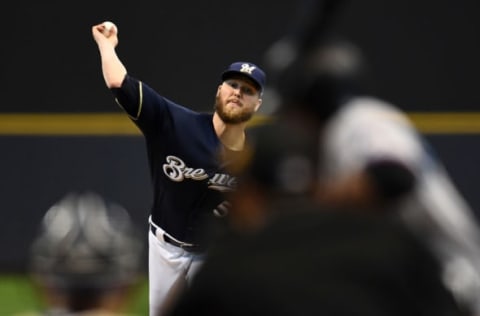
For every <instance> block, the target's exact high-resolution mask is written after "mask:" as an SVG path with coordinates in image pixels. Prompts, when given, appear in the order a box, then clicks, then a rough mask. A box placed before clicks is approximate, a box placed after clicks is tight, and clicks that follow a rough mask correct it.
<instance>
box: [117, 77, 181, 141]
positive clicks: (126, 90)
mask: <svg viewBox="0 0 480 316" xmlns="http://www.w3.org/2000/svg"><path fill="white" fill-rule="evenodd" d="M111 91H112V93H113V95H114V97H115V101H116V102H117V104H118V105H119V106H120V107H121V108H122V109H123V110H124V111H125V112H126V113H127V115H128V116H129V118H130V119H131V120H132V121H133V122H134V123H135V124H136V125H137V126H138V127H139V128H140V130H142V132H144V133H145V132H146V131H147V130H149V129H153V128H156V127H157V128H158V127H161V125H162V124H163V123H164V121H166V120H168V118H169V116H168V115H166V113H167V112H169V108H170V107H173V106H176V105H174V104H173V103H172V102H170V101H169V100H167V99H166V98H164V97H163V96H161V95H160V94H158V93H157V92H156V91H155V90H153V89H152V88H151V87H150V86H148V85H147V84H145V83H144V82H142V81H140V80H138V79H136V78H134V77H132V76H130V75H128V74H127V75H126V76H125V78H124V80H123V82H122V86H121V87H120V88H112V89H111Z"/></svg>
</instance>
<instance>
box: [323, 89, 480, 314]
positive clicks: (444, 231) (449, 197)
mask: <svg viewBox="0 0 480 316" xmlns="http://www.w3.org/2000/svg"><path fill="white" fill-rule="evenodd" d="M324 132H325V133H324V134H323V135H324V136H323V140H322V141H323V146H324V147H323V150H324V155H323V157H325V162H324V168H323V169H322V170H321V175H320V176H321V177H327V179H328V178H330V179H339V178H342V177H348V176H349V175H351V174H353V173H355V172H358V171H360V170H362V169H363V168H364V167H365V166H366V164H367V163H368V162H371V161H374V160H376V159H390V160H392V159H393V160H397V161H401V162H403V163H404V165H406V166H408V167H409V168H411V170H412V171H413V172H414V173H415V174H416V175H417V177H418V181H419V182H418V184H417V187H416V190H415V191H414V192H413V193H412V194H410V195H409V196H408V197H407V198H405V199H404V200H403V201H402V202H401V203H400V204H399V205H398V207H400V208H401V210H400V215H401V216H402V218H404V219H405V220H406V221H407V223H408V224H409V225H410V226H411V227H412V228H414V230H415V231H416V232H418V233H420V234H421V235H420V236H422V238H424V239H425V240H426V241H427V242H428V243H429V244H430V245H431V246H432V249H433V250H434V251H435V252H436V253H437V254H438V255H439V257H440V259H441V260H442V262H443V266H444V271H445V274H444V277H445V282H446V284H447V285H448V286H449V287H450V288H451V289H452V291H453V292H454V293H455V294H456V295H457V297H458V298H459V299H460V300H464V301H465V302H466V303H467V304H469V305H470V307H473V308H474V310H475V311H476V312H480V306H477V305H480V233H479V225H478V221H477V219H476V218H475V216H474V213H473V211H472V210H471V209H470V206H469V205H468V204H467V202H466V201H465V199H464V198H463V197H462V196H461V194H460V193H459V192H458V191H457V190H456V188H455V187H454V185H453V183H452V181H451V180H450V178H449V176H448V174H447V172H446V170H445V168H444V167H443V166H442V164H441V163H440V161H439V160H438V159H436V157H435V156H434V155H433V153H432V151H431V148H429V146H428V144H426V143H425V140H424V139H423V138H422V137H421V135H419V133H418V132H417V130H416V129H415V128H414V126H413V125H412V124H411V122H410V121H409V119H408V117H407V116H406V115H405V114H404V113H403V112H401V111H400V110H399V109H397V108H396V107H394V106H392V105H391V104H388V103H386V102H384V101H381V100H378V99H375V98H371V97H359V98H355V99H352V100H351V101H349V102H348V103H347V104H345V105H344V106H343V107H342V108H341V109H340V110H339V112H337V113H336V114H335V116H334V117H333V118H332V119H331V120H330V121H329V123H328V124H327V126H326V129H325V131H324Z"/></svg>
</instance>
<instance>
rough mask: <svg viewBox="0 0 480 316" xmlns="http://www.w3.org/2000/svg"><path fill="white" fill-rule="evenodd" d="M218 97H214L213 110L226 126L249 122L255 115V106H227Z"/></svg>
mask: <svg viewBox="0 0 480 316" xmlns="http://www.w3.org/2000/svg"><path fill="white" fill-rule="evenodd" d="M226 103H227V101H223V100H222V99H221V97H220V96H219V95H217V96H216V97H215V105H214V109H215V111H216V112H217V113H218V116H219V117H220V118H221V119H222V121H224V122H225V123H226V124H239V123H244V122H247V121H249V120H250V119H251V118H252V116H253V114H254V113H255V106H248V105H245V104H242V105H241V106H227V104H226Z"/></svg>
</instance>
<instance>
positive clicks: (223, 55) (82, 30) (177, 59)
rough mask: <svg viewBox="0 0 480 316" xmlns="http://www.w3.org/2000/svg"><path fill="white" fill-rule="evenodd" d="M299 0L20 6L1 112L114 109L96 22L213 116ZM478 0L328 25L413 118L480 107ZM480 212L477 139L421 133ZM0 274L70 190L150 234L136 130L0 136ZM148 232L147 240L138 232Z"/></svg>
mask: <svg viewBox="0 0 480 316" xmlns="http://www.w3.org/2000/svg"><path fill="white" fill-rule="evenodd" d="M298 3H299V1H298V0H285V1H277V2H272V1H261V0H244V1H242V2H227V1H218V0H214V1H192V0H190V1H184V0H183V1H182V0H178V1H168V2H165V1H145V0H137V1H127V2H123V1H118V2H101V1H89V0H87V1H49V2H48V3H43V2H39V1H18V2H15V3H11V4H10V6H11V8H10V9H8V10H7V9H5V10H2V11H1V13H0V30H1V32H2V37H1V41H0V45H1V46H0V47H1V49H0V83H1V86H0V92H1V94H2V101H1V103H0V115H1V114H4V113H12V112H20V113H50V112H66V113H82V112H119V109H118V108H117V107H116V105H115V103H114V102H113V99H112V97H111V95H110V93H109V91H107V90H106V88H105V87H104V83H103V79H102V76H101V73H100V63H99V56H98V52H97V48H96V45H95V43H94V41H93V39H92V37H91V30H90V28H91V26H92V25H93V24H95V23H97V22H100V21H103V20H112V21H114V22H116V23H117V25H118V27H119V35H120V45H119V47H118V53H119V55H120V56H121V58H122V59H123V61H124V62H125V64H126V65H127V67H128V69H129V72H130V73H131V74H133V75H135V76H137V77H139V78H141V79H143V80H144V81H146V82H148V83H149V84H150V85H151V86H152V87H154V88H156V89H158V90H159V91H160V92H162V93H163V94H165V95H167V96H168V97H170V98H171V99H173V100H175V101H178V102H179V103H182V104H184V105H186V106H189V107H191V108H194V109H197V110H210V108H211V104H212V100H213V98H212V96H213V94H214V92H215V89H216V84H217V83H218V80H219V78H218V76H219V74H220V72H221V71H222V70H223V68H224V67H225V66H226V65H228V64H229V63H230V62H232V61H234V60H251V61H254V62H257V63H258V64H260V65H262V63H263V59H262V58H263V54H264V52H265V50H266V49H267V48H268V47H269V46H270V44H271V43H273V41H275V40H276V39H278V38H279V37H280V36H282V35H283V34H284V33H285V32H286V31H287V29H288V27H289V20H290V18H291V14H292V12H293V11H294V9H295V7H296V5H297V4H298ZM478 12H480V2H478V1H477V0H455V1H454V0H450V1H449V0H423V1H418V0H401V1H400V0H391V1H384V0H362V1H351V3H350V4H348V5H347V6H346V7H345V9H344V11H343V12H342V14H341V15H340V16H339V19H338V21H337V22H336V23H335V24H334V28H333V29H334V31H335V33H337V34H339V35H342V36H344V37H345V38H347V39H350V40H352V41H353V42H355V43H356V44H357V45H359V46H360V47H361V48H362V49H363V50H364V52H365V54H366V57H367V58H368V60H369V61H370V66H371V69H372V75H373V76H372V79H371V82H369V84H371V86H372V87H374V89H375V91H376V92H377V94H378V95H379V96H380V97H382V98H385V99H387V100H389V101H391V102H394V103H395V104H397V105H398V106H400V107H401V108H403V109H404V110H406V111H411V112H445V111H447V112H455V111H460V112H464V111H468V112H477V111H480V93H479V88H478V87H479V81H480V80H479V79H478V74H479V73H480V60H479V56H480V19H478ZM427 136H428V138H429V140H430V141H431V142H432V145H433V147H434V148H435V149H436V150H437V152H438V153H439V155H440V157H441V158H443V159H444V161H445V164H446V166H447V169H448V170H449V171H450V173H451V175H452V177H453V179H454V181H455V182H456V183H457V184H458V186H459V188H460V190H461V191H462V193H464V194H465V196H466V197H467V198H468V199H469V201H470V202H471V204H472V205H473V206H474V208H475V209H476V210H479V211H480V197H479V194H478V193H477V190H478V183H480V180H479V178H480V171H479V168H478V163H477V162H478V161H480V150H479V149H478V147H479V146H478V144H479V141H480V135H478V134H477V133H471V134H455V135H453V134H452V135H450V134H448V133H445V134H436V135H427ZM0 148H1V152H0V157H1V158H0V159H1V160H0V161H1V163H0V201H1V209H2V216H1V217H0V218H1V220H0V248H1V249H2V251H1V252H0V253H1V254H0V268H1V269H2V270H3V271H11V270H22V269H23V268H24V264H25V258H26V249H27V247H28V245H29V243H30V242H31V238H32V237H33V235H34V229H35V227H36V225H37V223H38V221H39V219H40V217H41V214H42V213H43V212H44V211H45V210H46V209H47V208H48V207H49V206H50V205H51V204H52V203H54V202H55V201H57V200H58V199H59V198H60V197H61V196H62V195H63V194H64V193H66V192H67V191H69V190H80V189H82V190H83V189H92V190H95V191H98V192H100V193H102V194H104V195H106V196H108V197H110V198H112V199H114V200H117V201H119V202H120V203H122V204H123V205H124V206H126V207H127V208H128V209H129V211H130V212H131V213H132V215H133V216H134V218H135V221H136V222H137V223H138V225H139V226H140V227H141V228H146V219H147V214H148V213H147V209H148V206H149V204H150V197H151V192H150V187H149V178H148V171H147V169H146V168H147V164H146V155H145V151H144V147H143V140H142V139H141V138H140V137H138V136H113V137H99V136H91V137H87V136H81V137H80V136H62V135H61V131H60V132H59V135H52V136H41V135H35V134H32V135H24V136H15V135H0ZM145 236H146V234H145Z"/></svg>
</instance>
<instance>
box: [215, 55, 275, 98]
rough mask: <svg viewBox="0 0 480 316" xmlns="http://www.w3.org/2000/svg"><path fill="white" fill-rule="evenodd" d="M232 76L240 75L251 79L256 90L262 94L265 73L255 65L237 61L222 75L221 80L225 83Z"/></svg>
mask: <svg viewBox="0 0 480 316" xmlns="http://www.w3.org/2000/svg"><path fill="white" fill-rule="evenodd" d="M234 75H242V76H245V77H247V78H249V79H251V80H252V81H253V82H254V83H255V84H256V85H257V88H258V90H260V92H263V90H264V88H265V83H266V81H267V79H266V76H265V72H264V71H263V70H262V69H260V67H258V66H257V65H255V64H252V63H249V62H245V61H237V62H235V63H233V64H231V65H230V66H229V67H228V68H227V70H225V71H224V72H223V73H222V80H223V81H225V80H227V79H229V78H231V77H232V76H234Z"/></svg>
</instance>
